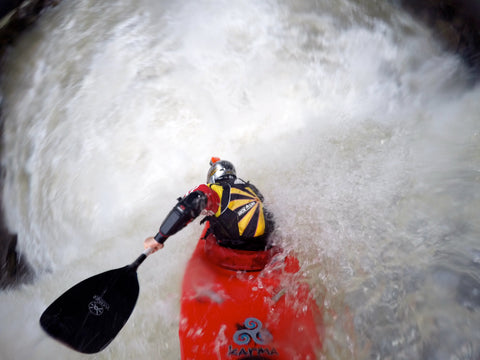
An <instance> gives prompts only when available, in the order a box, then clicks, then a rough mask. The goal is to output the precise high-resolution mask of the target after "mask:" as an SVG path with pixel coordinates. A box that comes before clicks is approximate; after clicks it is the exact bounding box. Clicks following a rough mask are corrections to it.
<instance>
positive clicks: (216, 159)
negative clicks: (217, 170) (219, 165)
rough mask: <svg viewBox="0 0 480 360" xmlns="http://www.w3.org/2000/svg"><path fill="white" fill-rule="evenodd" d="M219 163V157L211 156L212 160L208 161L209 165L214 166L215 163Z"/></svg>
mask: <svg viewBox="0 0 480 360" xmlns="http://www.w3.org/2000/svg"><path fill="white" fill-rule="evenodd" d="M218 161H220V158H219V157H216V156H212V158H211V159H210V165H213V164H215V163H216V162H218Z"/></svg>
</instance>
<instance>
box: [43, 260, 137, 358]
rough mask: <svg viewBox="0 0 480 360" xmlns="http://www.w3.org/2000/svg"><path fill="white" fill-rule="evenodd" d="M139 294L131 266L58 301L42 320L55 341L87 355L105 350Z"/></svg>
mask: <svg viewBox="0 0 480 360" xmlns="http://www.w3.org/2000/svg"><path fill="white" fill-rule="evenodd" d="M138 293H139V285H138V279H137V272H136V267H133V266H131V265H129V266H125V267H123V268H119V269H114V270H110V271H106V272H104V273H101V274H98V275H95V276H92V277H91V278H88V279H86V280H83V281H82V282H80V283H78V284H77V285H75V286H73V287H72V288H71V289H69V290H67V291H66V292H65V293H64V294H63V295H61V296H60V297H59V298H58V299H57V300H55V301H54V302H53V303H52V304H51V305H50V306H49V307H48V308H47V309H46V310H45V311H44V312H43V314H42V316H41V317H40V324H41V326H42V327H43V329H44V330H45V331H46V332H47V333H48V334H49V335H50V336H52V337H53V338H55V339H57V340H58V341H60V342H62V343H64V344H65V345H67V346H69V347H71V348H72V349H74V350H77V351H80V352H82V353H86V354H93V353H96V352H99V351H101V350H103V349H104V348H105V347H106V346H107V345H108V344H110V342H111V341H112V340H113V339H114V338H115V336H116V335H117V334H118V332H119V331H120V330H121V329H122V327H123V325H125V323H126V322H127V320H128V318H129V317H130V314H131V313H132V311H133V308H134V307H135V303H136V302H137V298H138Z"/></svg>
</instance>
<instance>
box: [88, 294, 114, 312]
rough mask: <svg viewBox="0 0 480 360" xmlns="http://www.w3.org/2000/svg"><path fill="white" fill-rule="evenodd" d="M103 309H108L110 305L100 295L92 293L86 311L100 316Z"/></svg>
mask: <svg viewBox="0 0 480 360" xmlns="http://www.w3.org/2000/svg"><path fill="white" fill-rule="evenodd" d="M105 310H110V305H108V303H107V302H106V301H105V300H103V299H102V298H101V297H100V296H98V295H94V296H93V300H92V301H90V303H89V304H88V311H90V314H92V315H95V316H101V315H102V314H103V312H104V311H105Z"/></svg>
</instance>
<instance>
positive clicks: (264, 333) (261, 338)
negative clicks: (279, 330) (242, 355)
mask: <svg viewBox="0 0 480 360" xmlns="http://www.w3.org/2000/svg"><path fill="white" fill-rule="evenodd" d="M244 325H245V329H241V330H238V331H236V332H235V334H234V335H233V341H235V344H237V345H247V344H248V343H249V342H250V341H251V340H253V341H254V342H255V343H256V344H259V345H265V344H268V343H269V342H270V341H272V339H273V337H272V334H270V332H269V331H268V330H267V329H263V328H262V322H261V321H260V320H258V319H256V318H254V317H250V318H247V319H246V320H245V323H244Z"/></svg>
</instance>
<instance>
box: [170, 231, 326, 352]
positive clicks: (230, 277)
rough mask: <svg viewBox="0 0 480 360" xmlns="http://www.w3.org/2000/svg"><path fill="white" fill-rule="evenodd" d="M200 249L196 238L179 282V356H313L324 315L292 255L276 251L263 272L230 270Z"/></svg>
mask: <svg viewBox="0 0 480 360" xmlns="http://www.w3.org/2000/svg"><path fill="white" fill-rule="evenodd" d="M204 249H205V240H203V239H202V240H199V242H198V245H197V247H196V249H195V252H194V254H193V255H192V257H191V259H190V261H189V262H188V265H187V268H186V271H185V275H184V279H183V284H182V299H181V310H180V327H179V335H180V345H181V353H182V359H183V360H190V359H191V360H193V359H195V360H203V359H242V360H243V359H279V360H283V359H285V360H293V359H298V360H302V359H315V358H316V354H318V353H319V351H320V350H321V347H322V340H323V322H322V314H321V311H320V309H319V307H318V305H317V304H316V302H315V299H313V297H312V296H311V294H310V288H309V286H308V285H307V284H306V283H305V282H303V281H301V277H300V275H299V273H298V270H299V266H298V261H297V259H296V258H294V257H292V256H285V255H283V254H279V255H277V256H276V257H275V258H274V259H272V261H271V262H270V263H269V264H268V265H267V266H266V267H265V269H263V270H262V271H234V270H229V269H225V268H223V267H221V266H218V265H217V264H215V263H214V262H212V260H211V259H210V258H209V257H208V256H207V254H206V252H205V250H204Z"/></svg>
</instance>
